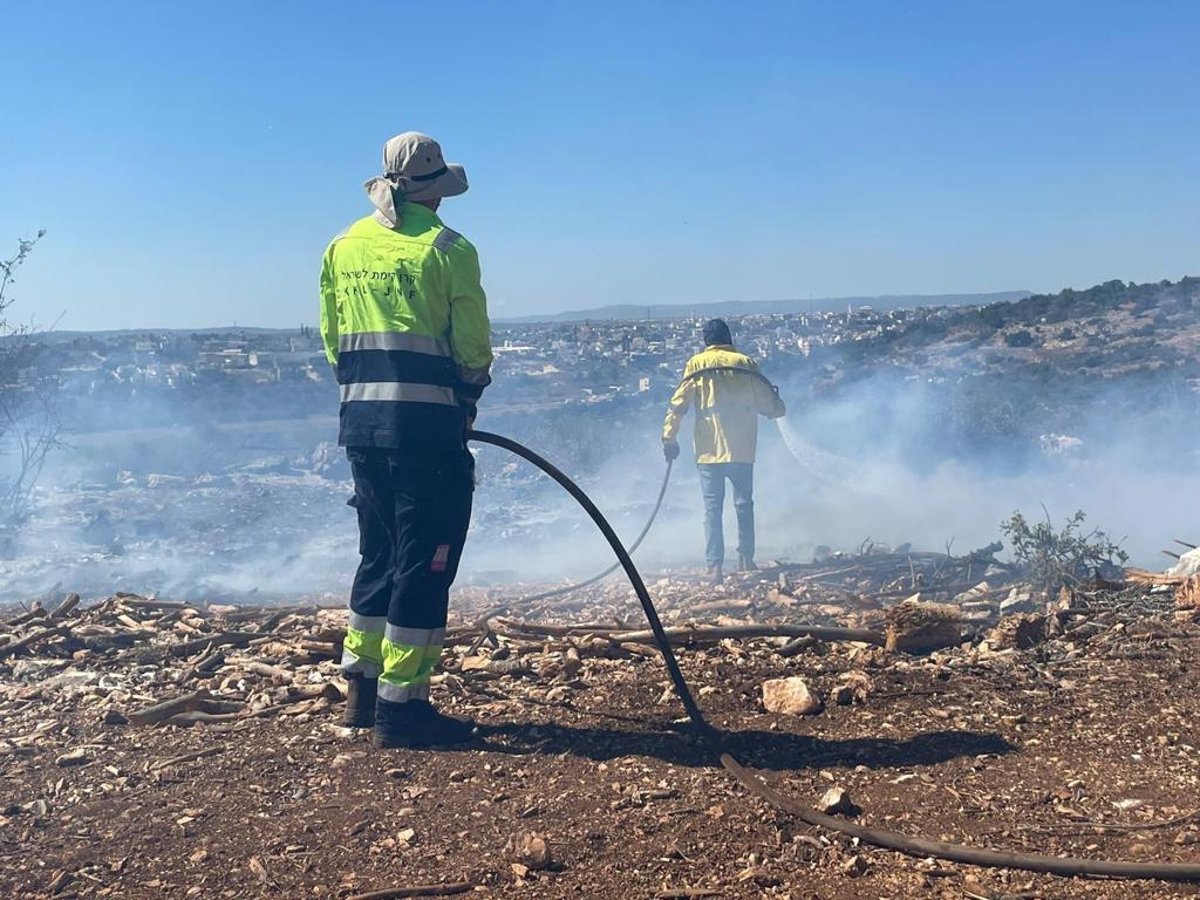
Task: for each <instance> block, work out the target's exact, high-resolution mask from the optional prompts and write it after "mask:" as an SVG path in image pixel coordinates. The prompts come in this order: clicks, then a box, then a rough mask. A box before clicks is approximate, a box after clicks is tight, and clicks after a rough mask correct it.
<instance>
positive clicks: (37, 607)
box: [4, 600, 46, 628]
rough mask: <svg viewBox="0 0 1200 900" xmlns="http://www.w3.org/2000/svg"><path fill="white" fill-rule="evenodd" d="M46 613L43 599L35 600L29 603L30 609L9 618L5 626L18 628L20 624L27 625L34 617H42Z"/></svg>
mask: <svg viewBox="0 0 1200 900" xmlns="http://www.w3.org/2000/svg"><path fill="white" fill-rule="evenodd" d="M45 615H46V610H45V609H44V608H43V607H42V601H41V600H34V601H33V603H31V604H30V605H29V611H28V612H23V613H21V615H19V616H16V617H15V618H12V619H9V620H8V621H7V622H5V623H4V627H5V628H17V627H18V626H20V625H26V624H28V623H30V622H32V621H33V620H34V619H41V618H43V617H44V616H45Z"/></svg>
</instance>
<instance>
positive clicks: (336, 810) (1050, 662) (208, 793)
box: [0, 576, 1200, 900]
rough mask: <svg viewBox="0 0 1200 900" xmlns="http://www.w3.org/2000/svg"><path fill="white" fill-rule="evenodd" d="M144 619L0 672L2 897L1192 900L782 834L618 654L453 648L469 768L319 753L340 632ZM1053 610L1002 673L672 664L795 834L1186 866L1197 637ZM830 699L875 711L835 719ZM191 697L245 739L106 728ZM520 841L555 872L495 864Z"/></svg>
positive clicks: (336, 749) (591, 643)
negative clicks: (819, 818)
mask: <svg viewBox="0 0 1200 900" xmlns="http://www.w3.org/2000/svg"><path fill="white" fill-rule="evenodd" d="M772 577H773V576H772ZM766 583H767V582H766V579H764V580H763V581H762V584H763V585H765V584H766ZM658 587H659V588H660V593H668V594H671V593H672V591H673V594H672V596H674V597H675V600H674V601H672V602H668V603H666V604H665V605H666V607H667V609H668V614H667V618H668V620H670V619H672V618H675V619H679V618H680V616H682V615H683V614H684V612H685V611H686V609H687V603H686V602H684V600H682V599H680V598H685V597H687V596H689V595H691V596H693V597H700V596H703V597H704V598H709V599H706V600H705V601H704V602H705V603H707V604H708V605H709V606H711V605H712V600H711V597H712V596H713V593H714V592H713V591H711V590H710V589H707V588H701V587H699V586H695V587H692V586H685V587H682V588H679V587H676V588H671V587H670V586H667V587H664V586H663V585H662V584H660V585H659V586H658ZM613 590H614V589H610V590H609V593H608V594H604V593H603V592H599V593H597V595H596V597H597V598H599V599H597V600H596V601H595V603H596V605H597V606H602V605H603V603H604V602H607V601H606V600H605V599H604V598H606V597H608V596H610V595H611V594H612V592H613ZM767 590H768V589H767V588H766V587H763V588H762V589H761V590H760V589H759V588H758V587H755V586H752V585H748V584H745V583H742V584H737V583H735V584H733V585H730V586H726V587H724V588H721V589H719V591H717V592H716V593H717V595H718V597H722V596H723V597H725V598H728V600H729V606H730V609H731V610H732V611H733V612H735V613H738V614H739V616H737V617H731V616H724V617H721V620H722V621H724V622H725V623H726V624H728V623H730V622H735V621H748V620H750V619H751V618H753V619H754V620H756V621H757V620H760V619H763V618H774V619H778V618H779V617H778V616H767V615H766V614H765V612H764V610H765V607H761V606H754V605H752V606H750V607H749V608H747V607H746V606H745V601H742V600H740V599H738V598H741V597H747V596H755V597H762V596H765V591H767ZM775 597H776V599H778V595H777V594H776V595H775ZM138 602H139V601H136V600H134V601H133V602H132V603H131V602H130V600H129V598H115V599H111V600H108V601H105V603H103V604H100V605H99V606H95V607H92V608H91V610H89V611H85V612H84V613H83V614H82V615H80V616H78V617H77V618H76V619H69V620H70V621H78V622H79V623H80V624H77V625H75V626H73V628H72V631H71V633H70V635H67V636H64V637H60V638H52V639H48V640H47V641H46V642H45V644H43V645H40V646H42V649H41V650H38V651H36V652H35V653H34V654H33V655H32V656H31V655H25V654H20V655H17V654H14V655H10V656H9V657H8V658H7V659H2V660H0V723H2V725H0V771H3V773H4V777H3V779H2V780H0V895H2V896H5V897H50V896H55V897H121V898H126V897H128V898H143V897H146V898H149V897H155V898H159V897H203V898H210V897H211V898H218V897H219V898H225V897H227V898H240V897H265V896H275V897H339V898H345V897H349V896H353V895H356V894H361V893H366V892H370V891H377V890H382V889H386V888H395V887H404V886H413V885H423V884H447V883H455V882H468V883H469V884H470V885H471V893H474V894H478V895H481V896H496V897H527V898H557V897H596V898H636V897H646V898H650V897H668V896H681V897H682V896H711V897H729V898H743V897H764V896H765V897H781V898H782V897H790V898H797V900H798V898H830V900H842V898H845V900H850V898H867V897H870V898H910V897H938V898H940V897H945V898H962V897H970V898H975V897H984V898H992V900H998V898H1002V897H1004V898H1017V897H1022V898H1033V897H1043V898H1075V897H1103V898H1130V897H1146V898H1173V897H1193V896H1200V885H1195V886H1192V885H1173V884H1168V883H1163V882H1117V881H1103V880H1087V879H1068V878H1062V877H1056V876H1047V875H1034V874H1030V873H1025V872H1020V871H1011V870H995V869H982V868H974V867H970V866H963V865H957V864H951V863H944V862H938V861H934V860H921V859H915V858H911V857H906V856H902V855H899V854H897V853H894V852H891V851H886V850H877V849H874V848H871V847H867V846H855V842H853V841H851V840H848V839H846V838H844V837H842V836H839V835H835V834H830V833H828V832H823V831H821V830H819V829H815V828H811V827H809V826H807V825H804V824H803V823H800V822H799V821H797V820H795V819H794V818H792V817H790V816H788V815H786V814H782V813H779V812H777V811H775V810H774V809H772V808H771V807H769V806H767V805H766V804H765V803H763V802H762V801H760V800H758V799H756V798H753V797H749V796H747V795H746V793H745V792H744V791H743V790H742V789H740V788H739V787H738V786H737V785H735V784H734V783H733V781H732V780H731V779H730V778H729V776H727V775H726V774H725V773H724V772H723V771H722V770H721V769H719V768H716V767H714V766H713V764H712V762H711V761H710V760H709V759H708V758H707V757H706V755H705V753H704V752H703V751H702V749H701V748H700V747H699V746H698V744H697V743H696V742H695V741H694V740H693V738H692V737H691V735H690V733H689V731H688V729H687V726H686V725H685V724H683V722H682V716H683V709H682V706H681V705H680V704H679V702H678V701H677V700H676V699H674V698H673V697H672V696H671V695H670V694H669V692H668V691H667V679H666V674H665V670H664V669H663V666H662V664H661V662H660V661H659V660H658V659H656V658H654V656H653V654H652V653H650V652H648V651H646V650H645V649H644V648H641V647H638V646H635V645H633V644H622V645H620V646H619V647H617V646H614V644H613V642H611V641H599V642H597V639H594V638H586V637H585V638H580V639H575V638H570V637H567V638H564V637H556V636H552V637H547V638H545V639H543V640H541V641H538V640H536V639H530V638H529V636H528V634H526V635H525V636H523V637H514V636H511V634H510V636H502V637H500V638H498V639H496V641H495V644H496V646H495V647H489V645H486V644H485V645H484V646H483V649H482V650H478V651H475V652H472V650H471V644H472V643H473V641H471V640H468V637H466V636H462V635H460V636H459V637H458V638H457V639H452V640H451V642H450V644H451V646H449V647H448V648H447V653H446V659H445V668H446V671H445V674H444V675H443V676H442V677H441V678H440V679H439V684H438V685H437V688H436V694H435V696H437V697H439V698H440V699H441V701H442V702H443V705H444V706H445V707H447V708H449V709H451V710H453V711H454V712H457V713H463V714H470V715H472V716H474V717H475V718H476V719H477V721H478V722H479V725H480V740H479V742H478V743H477V744H476V745H473V746H470V747H467V748H463V749H460V750H454V751H447V750H438V751H408V750H393V751H376V750H373V749H372V747H371V745H370V742H369V739H368V736H367V734H366V733H363V732H355V731H350V730H348V729H344V728H342V727H341V726H340V722H339V716H340V703H339V702H338V701H337V700H336V699H333V698H335V697H336V694H337V691H336V687H337V676H336V665H335V664H334V663H333V662H332V661H330V660H328V659H321V658H320V654H319V653H317V652H316V651H315V650H313V647H312V644H313V642H314V640H317V639H319V638H320V637H321V635H322V634H324V633H325V632H326V631H327V626H328V624H329V622H336V620H337V617H338V615H340V614H339V613H336V612H323V613H313V612H311V611H303V612H294V613H292V614H288V615H286V616H283V615H272V617H271V619H270V620H268V621H267V622H263V618H264V616H266V615H268V614H269V613H270V611H269V610H268V611H266V612H260V613H259V614H258V615H257V618H254V617H250V616H243V614H242V613H241V612H239V611H236V610H233V609H232V608H217V607H213V608H211V609H206V610H201V611H199V612H195V611H184V612H182V613H181V611H180V610H178V609H169V610H166V611H165V612H164V610H162V609H159V610H155V609H154V607H153V602H152V601H151V602H149V603H148V605H146V606H141V605H136V604H137V603H138ZM140 602H145V601H140ZM697 602H699V601H697ZM755 602H756V603H757V602H758V601H755ZM763 602H764V603H765V602H766V601H765V600H764V601H763ZM739 604H741V605H739ZM85 605H86V604H85ZM463 605H464V606H469V605H470V603H469V602H468V601H463ZM1070 605H1071V607H1072V609H1074V610H1076V612H1073V613H1071V614H1069V615H1060V616H1058V619H1057V621H1058V622H1059V623H1060V627H1059V628H1058V629H1054V628H1051V629H1050V633H1049V637H1048V638H1047V639H1045V640H1039V641H1037V642H1036V643H1035V645H1034V646H1032V647H1029V648H1027V649H1024V650H1014V649H1007V650H1003V649H999V650H998V649H995V648H993V647H990V646H989V645H988V644H987V643H982V644H981V643H980V641H979V639H978V636H977V637H976V639H975V640H974V641H971V640H968V641H965V642H964V643H963V644H962V645H961V646H958V647H952V648H949V649H946V650H942V651H938V652H936V653H933V654H932V655H929V656H907V655H904V654H900V653H892V652H886V651H884V650H882V649H881V648H873V647H869V646H867V645H864V644H848V643H829V644H825V643H818V642H808V643H802V645H801V646H800V647H796V646H795V645H794V644H793V645H791V646H788V647H787V648H786V649H785V648H784V646H783V645H784V644H785V643H786V642H785V641H784V640H781V639H778V638H760V639H748V640H739V641H733V640H729V639H726V640H722V641H719V642H713V643H706V644H701V645H698V646H693V647H688V648H683V649H681V651H680V658H681V662H682V665H683V668H684V671H685V674H686V675H687V677H688V679H689V681H690V682H691V684H692V686H693V688H694V690H695V691H696V692H697V695H698V697H699V700H700V702H701V704H702V706H703V708H704V709H705V710H706V712H707V713H708V714H709V716H710V717H711V720H712V721H713V723H714V724H716V725H718V726H719V727H720V728H722V729H723V730H724V731H725V732H726V733H727V734H728V735H729V738H730V741H731V744H732V747H733V749H734V750H735V753H736V755H737V756H738V757H739V758H740V759H741V760H742V761H743V762H744V763H746V764H747V765H750V766H752V767H754V768H756V769H757V770H759V772H760V773H762V774H763V775H764V776H765V777H766V778H767V780H768V781H769V782H770V783H771V784H772V785H773V786H775V787H776V788H778V789H779V790H781V791H782V792H784V793H786V794H789V795H791V796H794V797H796V798H799V799H801V800H803V801H805V802H807V803H815V802H816V801H817V799H818V798H819V797H821V795H822V794H823V793H824V792H825V791H826V790H827V789H828V788H830V787H833V786H839V787H842V788H845V789H847V790H848V791H849V793H850V796H851V798H852V799H853V801H854V802H855V803H856V804H857V805H858V806H859V807H861V812H860V813H859V814H858V816H857V821H860V822H862V823H865V824H871V825H877V826H883V827H887V828H893V829H896V830H899V831H903V832H907V833H921V834H924V835H926V836H929V837H933V838H937V839H942V840H950V841H961V842H964V843H969V844H972V845H977V846H990V847H995V848H1009V849H1019V850H1026V851H1035V852H1042V853H1050V854H1072V855H1080V856H1087V857H1094V858H1121V859H1127V860H1136V861H1151V860H1172V861H1179V862H1200V830H1198V829H1200V815H1194V814H1195V813H1196V811H1197V810H1198V809H1200V790H1198V788H1197V778H1198V774H1197V773H1200V749H1198V748H1200V726H1198V725H1197V721H1198V714H1200V699H1198V698H1200V658H1198V657H1200V630H1198V629H1197V628H1196V627H1195V626H1194V625H1190V624H1185V623H1180V622H1177V621H1175V619H1174V618H1173V616H1172V615H1171V611H1170V609H1169V606H1170V597H1169V595H1167V597H1166V604H1165V605H1161V604H1160V607H1161V608H1158V607H1155V605H1154V604H1153V603H1152V602H1150V601H1149V600H1148V599H1147V597H1141V598H1139V599H1138V600H1137V601H1136V602H1134V601H1132V600H1131V601H1129V602H1125V601H1123V600H1122V599H1121V597H1120V596H1118V597H1117V598H1116V600H1115V602H1108V603H1107V604H1106V605H1104V606H1103V609H1102V612H1097V613H1093V614H1089V613H1087V612H1078V610H1079V608H1080V605H1081V601H1080V600H1079V599H1075V600H1073V601H1071V604H1070ZM1085 605H1086V604H1085ZM1097 608H1098V609H1099V607H1097ZM625 610H626V611H627V612H630V611H631V610H630V608H629V607H628V606H626V607H625ZM681 611H684V612H681ZM593 612H594V610H590V609H585V610H583V611H582V612H578V611H577V612H576V613H575V614H572V613H571V612H569V611H568V612H564V613H563V621H586V620H589V619H587V618H580V617H581V616H585V615H587V614H588V613H593ZM193 613H195V614H193ZM120 617H124V619H121V618H120ZM793 617H794V615H793ZM697 618H699V617H697ZM704 618H705V620H706V621H713V620H714V619H715V618H716V617H714V616H713V615H711V614H709V615H707V616H705V617H704ZM590 620H591V621H595V619H590ZM609 621H610V622H611V619H609ZM843 621H844V623H846V622H848V623H849V624H862V622H860V621H857V620H855V619H854V617H853V616H847V617H843ZM9 622H10V625H11V622H12V620H11V619H9ZM248 622H249V623H252V624H247V623H248ZM630 622H631V623H635V622H636V620H635V619H634V618H633V617H632V616H630ZM1064 623H1065V625H1066V626H1067V627H1066V628H1063V627H1061V626H1062V625H1063V624H1064ZM189 629H190V630H189ZM231 629H232V630H236V629H248V630H249V631H250V632H252V633H253V634H254V635H255V636H254V637H253V638H252V639H251V640H250V643H249V645H248V646H245V647H241V648H238V647H236V645H234V646H231V647H228V648H227V650H226V651H225V652H223V653H218V654H217V655H216V656H214V655H213V650H212V647H213V646H214V645H215V644H217V643H219V641H216V640H214V641H213V643H212V644H210V645H209V646H208V647H207V648H206V649H205V650H202V651H198V652H197V653H196V654H195V655H194V656H187V655H179V656H176V655H173V654H172V652H171V650H170V647H171V646H177V645H178V644H179V642H180V641H182V640H185V639H186V640H195V637H194V635H193V633H192V632H196V633H198V634H201V636H203V635H205V634H210V635H223V634H228V633H230V630H231ZM0 630H3V629H0ZM9 630H13V629H11V628H10V629H9ZM1055 630H1057V631H1058V633H1057V634H1055V633H1053V632H1054V631H1055ZM125 631H130V632H133V633H135V634H136V639H134V640H130V639H127V638H120V637H119V635H120V634H122V633H125ZM464 632H465V629H464ZM601 644H603V645H604V646H603V647H601V646H600V645H601ZM2 647H3V645H2V644H0V649H2ZM305 648H307V651H306V652H307V655H305V652H302V651H305ZM781 651H784V652H785V653H786V655H784V653H781ZM206 654H207V655H206ZM206 659H207V660H209V661H210V662H209V663H206V662H205V660H206ZM213 659H218V664H216V665H213V664H211V660H213ZM264 660H265V662H264ZM254 662H257V665H258V666H260V667H265V668H261V669H260V670H255V669H253V667H252V663H254ZM505 662H507V663H509V665H507V666H505V665H499V663H505ZM272 669H274V671H271V670H272ZM848 672H861V673H864V674H865V676H866V679H867V681H865V682H864V681H862V679H859V681H858V683H859V684H866V685H868V686H867V687H864V688H863V689H862V690H861V691H860V692H859V694H858V696H856V697H855V698H854V700H853V702H850V703H849V704H847V705H838V704H837V703H835V702H833V700H832V698H831V693H832V690H833V689H834V687H835V685H836V683H837V682H838V681H839V678H842V677H843V676H844V675H845V673H848ZM793 674H799V675H803V676H805V678H806V679H807V680H808V681H809V683H810V685H812V686H813V687H814V689H815V690H816V691H817V692H819V693H821V694H823V695H824V696H826V697H827V698H830V699H829V702H828V703H827V705H826V707H825V709H824V711H823V712H821V713H820V714H817V715H808V716H787V715H780V714H774V713H768V712H766V711H765V710H764V708H763V705H762V700H761V696H762V694H761V687H760V686H761V684H762V682H763V681H764V680H766V679H769V678H776V677H780V676H782V675H793ZM289 679H290V680H289ZM320 686H324V688H325V693H324V694H315V693H314V692H313V690H311V688H314V687H316V688H317V689H318V690H320V689H321V687H320ZM196 687H205V688H206V689H207V690H208V691H209V692H210V695H211V696H213V697H219V698H233V699H230V700H227V701H226V702H227V706H228V707H230V708H233V707H236V709H235V710H234V711H233V712H225V713H221V712H216V713H214V714H213V715H214V718H213V720H211V721H206V722H202V723H200V724H195V725H193V726H192V727H180V726H177V725H172V724H159V725H138V724H133V723H131V722H129V721H128V715H129V714H136V711H137V710H140V709H143V708H145V707H146V706H147V705H148V704H150V703H151V702H153V701H154V700H161V699H164V698H169V697H173V696H177V695H179V694H182V693H184V692H185V691H189V690H192V689H195V688H196ZM296 697H300V699H296ZM214 708H215V707H214ZM135 717H136V716H135ZM531 833H533V834H536V835H538V836H541V837H543V838H544V840H545V841H546V843H547V845H548V847H549V852H550V856H551V863H550V865H549V866H548V867H547V868H539V865H538V864H537V863H536V862H535V863H534V864H532V865H528V866H527V865H525V863H522V862H514V860H515V859H516V857H514V856H513V854H512V853H511V852H510V851H509V850H508V849H507V847H508V846H509V844H510V842H511V841H512V840H513V839H514V837H517V838H518V839H519V838H521V837H522V836H525V835H528V834H531ZM525 862H526V863H528V862H530V861H529V860H528V859H526V860H525Z"/></svg>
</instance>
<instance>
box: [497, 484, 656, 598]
mask: <svg viewBox="0 0 1200 900" xmlns="http://www.w3.org/2000/svg"><path fill="white" fill-rule="evenodd" d="M673 463H674V461H673V460H667V470H666V471H665V472H663V478H662V484H660V485H659V487H658V499H657V500H655V501H654V509H652V510H651V511H650V518H648V519H647V520H646V524H645V525H644V526H643V527H642V531H641V533H640V534H639V535H638V536H637V538H636V539H635V540H634V542H633V543H632V544H630V545H629V546H628V547H627V548H626V549H625V552H626V553H628V554H629V555H630V556H633V554H634V553H636V552H637V548H638V547H640V546H642V541H644V540H645V539H646V535H648V534H649V533H650V529H651V528H652V527H653V526H654V520H655V519H657V518H658V512H659V510H661V509H662V504H663V498H664V497H665V496H666V495H667V484H668V483H669V482H670V480H671V467H672V465H673ZM619 568H621V561H620V560H619V559H618V560H617V561H616V562H615V563H613V564H612V565H611V566H609V567H608V568H607V569H605V570H604V571H603V572H599V573H597V574H595V575H593V576H592V577H591V578H587V579H584V580H583V581H577V582H575V583H574V584H568V585H564V586H563V587H557V588H554V589H553V590H549V591H542V592H541V593H540V594H534V595H533V596H531V597H521V598H520V599H519V600H513V601H512V602H511V603H509V604H508V605H506V606H500V607H496V609H495V611H494V612H492V611H489V615H488V618H491V617H492V616H494V615H498V614H499V613H502V612H504V611H505V610H507V609H511V608H512V607H513V606H516V605H517V604H522V605H524V604H526V603H536V602H537V601H538V600H548V599H549V598H551V597H559V596H562V595H563V594H569V593H571V592H572V591H577V590H579V589H580V588H585V587H590V586H591V585H593V584H595V583H596V582H597V581H603V580H604V579H605V578H607V577H608V576H609V575H611V574H612V573H613V572H615V571H617V569H619Z"/></svg>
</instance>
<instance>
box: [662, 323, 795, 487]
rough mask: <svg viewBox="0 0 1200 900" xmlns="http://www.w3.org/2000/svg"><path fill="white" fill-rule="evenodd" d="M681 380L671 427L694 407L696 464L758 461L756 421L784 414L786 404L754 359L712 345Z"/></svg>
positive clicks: (695, 358)
mask: <svg viewBox="0 0 1200 900" xmlns="http://www.w3.org/2000/svg"><path fill="white" fill-rule="evenodd" d="M737 369H745V370H748V371H747V372H745V373H743V372H739V371H736V370H737ZM683 376H684V380H683V382H682V383H681V384H680V386H679V389H678V390H677V391H676V393H675V397H674V398H673V399H672V401H671V409H670V411H669V412H668V423H669V424H668V428H670V421H671V417H672V416H673V415H674V416H679V415H682V413H683V412H684V411H685V410H686V409H687V407H688V406H689V405H694V406H695V408H696V421H695V424H694V426H693V430H692V435H693V439H694V441H695V449H696V461H697V462H698V463H727V462H739V463H752V462H754V459H755V454H756V452H757V449H758V417H759V416H760V415H763V416H768V417H771V418H776V417H778V416H781V415H783V414H784V406H783V401H782V400H780V399H779V395H778V394H776V393H775V391H774V390H772V389H771V387H770V385H769V384H768V383H767V382H766V380H765V379H763V378H762V377H761V376H759V375H758V366H757V364H756V363H755V362H754V360H752V359H751V358H750V357H749V356H747V355H746V354H744V353H741V352H739V351H737V350H735V349H734V348H733V346H731V345H728V344H718V345H714V346H709V347H705V348H704V350H702V351H701V352H700V353H697V354H696V355H695V356H693V357H692V358H691V359H690V360H688V363H687V366H686V367H685V368H684V371H683ZM672 430H673V429H672Z"/></svg>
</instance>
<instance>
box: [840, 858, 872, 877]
mask: <svg viewBox="0 0 1200 900" xmlns="http://www.w3.org/2000/svg"><path fill="white" fill-rule="evenodd" d="M870 868H871V867H870V865H869V864H868V863H867V861H866V860H865V859H864V858H863V857H861V856H852V857H850V858H849V859H848V860H846V861H845V862H844V863H842V873H843V874H845V875H847V876H849V877H850V878H859V877H861V876H863V875H866V874H867V872H868V871H870Z"/></svg>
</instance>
